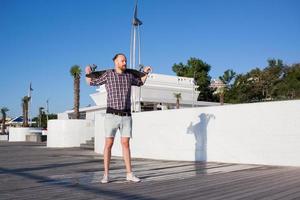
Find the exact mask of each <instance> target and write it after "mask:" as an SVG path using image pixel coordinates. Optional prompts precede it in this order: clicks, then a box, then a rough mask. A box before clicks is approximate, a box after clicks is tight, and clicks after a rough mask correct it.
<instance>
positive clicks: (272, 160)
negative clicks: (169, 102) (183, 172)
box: [95, 100, 300, 166]
mask: <svg viewBox="0 0 300 200" xmlns="http://www.w3.org/2000/svg"><path fill="white" fill-rule="evenodd" d="M299 110H300V101H299V100H295V101H280V102H267V103H252V104H239V105H226V106H216V107H202V108H187V109H179V110H166V111H152V112H142V113H134V114H133V139H132V142H131V147H132V156H133V157H140V158H152V159H168V160H188V161H194V160H198V161H201V160H202V161H216V162H230V163H249V164H265V165H285V166H300V156H299V153H300V145H299V144H300V112H299ZM103 118H104V116H103V115H100V114H98V115H96V120H95V121H96V125H95V151H96V152H97V153H102V149H103V145H104V129H103ZM112 154H113V155H118V156H121V155H122V152H121V146H120V142H119V135H118V138H117V139H116V141H115V145H114V147H113V151H112Z"/></svg>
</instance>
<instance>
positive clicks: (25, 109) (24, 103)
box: [22, 96, 30, 127]
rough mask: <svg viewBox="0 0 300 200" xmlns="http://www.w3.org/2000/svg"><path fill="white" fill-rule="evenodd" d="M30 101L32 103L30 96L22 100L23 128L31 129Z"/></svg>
mask: <svg viewBox="0 0 300 200" xmlns="http://www.w3.org/2000/svg"><path fill="white" fill-rule="evenodd" d="M29 101H30V97H29V96H24V97H23V99H22V108H23V127H29V124H28V111H29Z"/></svg>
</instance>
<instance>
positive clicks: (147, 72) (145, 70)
mask: <svg viewBox="0 0 300 200" xmlns="http://www.w3.org/2000/svg"><path fill="white" fill-rule="evenodd" d="M151 71H152V68H151V67H150V66H146V67H144V72H145V73H146V74H149V73H150V72H151Z"/></svg>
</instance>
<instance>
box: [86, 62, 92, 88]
mask: <svg viewBox="0 0 300 200" xmlns="http://www.w3.org/2000/svg"><path fill="white" fill-rule="evenodd" d="M90 73H92V68H91V66H90V65H88V66H86V67H85V74H90ZM85 81H86V83H87V84H88V85H91V81H92V79H91V78H88V77H85Z"/></svg>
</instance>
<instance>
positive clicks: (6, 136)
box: [0, 135, 8, 141]
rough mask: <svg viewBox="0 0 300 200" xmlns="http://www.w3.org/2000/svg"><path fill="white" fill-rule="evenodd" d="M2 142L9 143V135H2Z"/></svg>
mask: <svg viewBox="0 0 300 200" xmlns="http://www.w3.org/2000/svg"><path fill="white" fill-rule="evenodd" d="M0 141H8V135H0Z"/></svg>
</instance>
